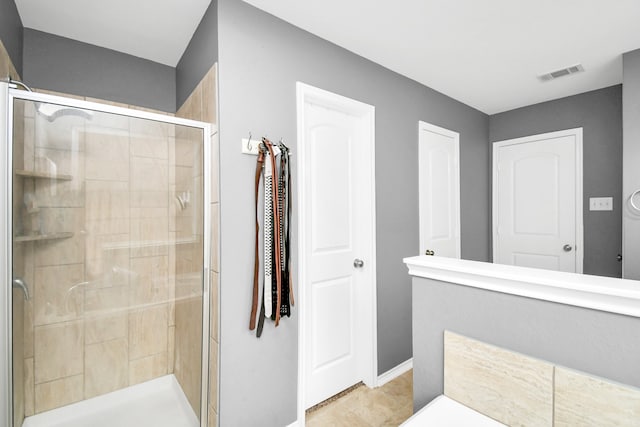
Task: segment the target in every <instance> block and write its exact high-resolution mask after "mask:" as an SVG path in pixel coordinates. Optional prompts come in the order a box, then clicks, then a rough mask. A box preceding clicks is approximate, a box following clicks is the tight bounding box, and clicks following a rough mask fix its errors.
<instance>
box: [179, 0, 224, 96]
mask: <svg viewBox="0 0 640 427" xmlns="http://www.w3.org/2000/svg"><path fill="white" fill-rule="evenodd" d="M216 61H218V1H217V0H213V1H212V2H211V4H210V5H209V7H208V8H207V11H206V12H205V14H204V16H203V17H202V19H201V20H200V24H198V28H196V31H195V32H194V33H193V36H192V37H191V41H189V45H188V46H187V48H186V49H185V51H184V53H183V54H182V57H181V58H180V61H179V62H178V65H176V108H180V106H181V105H182V104H183V103H184V101H186V100H187V98H188V97H189V95H190V94H191V92H193V89H195V88H196V86H198V83H200V80H202V78H203V77H204V75H205V74H206V73H207V72H208V71H209V69H211V67H213V64H215V63H216Z"/></svg>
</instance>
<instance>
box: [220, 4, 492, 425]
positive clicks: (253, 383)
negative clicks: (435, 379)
mask: <svg viewBox="0 0 640 427" xmlns="http://www.w3.org/2000/svg"><path fill="white" fill-rule="evenodd" d="M218 24H219V32H218V36H219V73H220V74H219V76H220V77H219V78H220V97H219V103H220V123H221V128H220V137H221V140H220V146H221V161H220V163H221V165H220V167H221V171H220V172H221V209H222V211H221V230H222V235H221V239H222V246H221V247H222V251H221V274H222V277H221V286H222V288H221V328H222V331H221V343H222V349H221V352H222V353H221V390H220V396H221V403H220V405H221V406H220V417H221V418H220V420H221V422H220V423H221V425H262V426H266V427H269V426H278V427H281V426H284V425H288V424H289V423H291V422H293V421H294V420H295V419H296V395H297V369H298V363H297V345H298V342H297V333H298V327H297V325H298V308H295V309H294V310H293V316H292V318H291V319H284V320H283V321H282V322H281V326H279V327H278V328H277V329H275V328H274V327H273V326H272V324H271V322H268V325H266V326H265V331H264V334H263V336H262V338H261V339H256V337H255V335H254V334H253V333H251V332H250V331H249V330H248V323H249V311H250V307H251V286H252V271H253V259H252V253H253V244H254V243H253V242H254V240H253V237H254V235H253V233H254V229H253V227H252V225H251V224H252V221H253V218H254V215H255V214H254V201H253V192H252V188H253V176H254V171H255V161H256V158H255V157H252V156H247V155H243V154H241V153H240V145H239V144H240V140H241V138H246V137H247V136H248V134H249V132H250V131H251V132H252V134H253V136H254V137H256V136H259V135H265V134H266V135H268V136H270V137H272V138H273V139H279V138H280V137H283V138H284V140H285V142H286V144H287V145H289V147H290V148H291V149H292V152H293V154H294V157H293V159H294V162H293V182H294V184H293V185H294V187H295V186H296V164H295V154H296V88H295V84H296V81H302V82H304V83H307V84H310V85H313V86H316V87H319V88H322V89H325V90H329V91H332V92H335V93H339V94H341V95H344V96H347V97H350V98H353V99H356V100H359V101H362V102H365V103H368V104H371V105H374V106H375V108H376V165H375V166H376V198H377V209H376V215H377V248H378V252H377V261H378V271H377V281H378V288H377V297H378V371H379V373H383V372H385V371H387V370H389V369H391V368H393V367H395V366H397V365H398V364H400V363H402V362H404V361H406V360H407V359H409V358H411V357H412V349H411V309H410V307H411V287H410V278H409V277H408V275H407V273H406V267H405V266H404V264H403V263H402V258H403V257H405V256H408V255H415V254H416V253H417V251H418V247H419V245H418V186H417V180H418V160H417V157H418V121H419V120H425V121H427V122H430V123H433V124H436V125H438V126H443V127H445V128H448V129H452V130H455V131H457V132H460V134H461V171H462V176H461V187H462V188H461V191H462V209H461V210H462V218H461V220H462V255H463V257H465V258H469V259H475V260H482V261H486V260H488V257H489V240H488V239H489V216H488V211H489V209H488V205H489V169H488V165H489V150H488V149H487V140H488V116H487V115H485V114H483V113H481V112H479V111H477V110H474V109H472V108H470V107H468V106H466V105H463V104H461V103H459V102H456V101H455V100H453V99H451V98H448V97H447V96H445V95H442V94H440V93H438V92H435V91H433V90H431V89H429V88H426V87H424V86H422V85H420V84H418V83H416V82H414V81H412V80H409V79H407V78H405V77H402V76H400V75H398V74H395V73H393V72H391V71H389V70H387V69H385V68H383V67H381V66H379V65H376V64H374V63H372V62H370V61H367V60H365V59H363V58H361V57H359V56H356V55H354V54H352V53H350V52H348V51H346V50H344V49H342V48H339V47H337V46H335V45H333V44H331V43H329V42H327V41H324V40H322V39H320V38H317V37H315V36H313V35H311V34H309V33H306V32H304V31H302V30H300V29H297V28H295V27H293V26H291V25H289V24H287V23H285V22H283V21H281V20H279V19H277V18H275V17H273V16H270V15H268V14H266V13H264V12H262V11H259V10H258V9H255V8H253V7H252V6H250V5H248V4H246V3H244V2H240V1H234V0H220V1H219V10H218ZM294 194H295V193H294ZM294 206H295V200H294ZM296 216H297V211H295V210H294V212H293V224H292V226H293V230H295V229H296V227H297V220H296ZM293 248H297V236H296V234H295V233H294V235H293ZM239 254H240V255H239ZM293 261H294V262H293V265H294V267H296V266H297V262H296V259H295V257H294V260H293ZM294 274H297V273H296V272H295V271H294ZM293 277H294V278H295V277H297V276H296V275H294V276H293ZM294 286H295V288H296V289H297V286H298V283H295V285H294ZM243 408H245V409H247V408H248V409H249V410H245V409H243Z"/></svg>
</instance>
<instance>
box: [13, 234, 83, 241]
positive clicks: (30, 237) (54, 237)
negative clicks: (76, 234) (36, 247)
mask: <svg viewBox="0 0 640 427" xmlns="http://www.w3.org/2000/svg"><path fill="white" fill-rule="evenodd" d="M70 237H73V233H72V232H70V231H63V232H60V233H48V234H30V235H28V236H15V237H14V238H13V241H14V242H16V243H22V242H38V241H42V240H57V239H68V238H70Z"/></svg>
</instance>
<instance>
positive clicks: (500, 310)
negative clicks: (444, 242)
mask: <svg viewBox="0 0 640 427" xmlns="http://www.w3.org/2000/svg"><path fill="white" fill-rule="evenodd" d="M413 328H414V331H416V332H417V333H416V334H414V339H413V379H414V381H413V391H414V395H413V407H414V409H415V410H417V409H419V408H421V407H423V406H424V405H425V404H426V403H427V402H429V401H430V400H431V399H433V398H434V397H436V396H438V395H439V394H442V393H443V372H444V365H443V348H444V346H443V344H444V343H443V332H444V330H450V331H453V332H456V333H458V334H461V335H466V336H468V337H471V338H475V339H477V340H480V341H484V342H486V343H489V344H493V345H496V346H499V347H503V348H506V349H508V350H512V351H516V352H520V353H523V354H526V355H528V356H532V357H536V358H539V359H543V360H546V361H549V362H551V363H554V364H558V365H562V366H565V367H568V368H572V369H576V370H579V371H583V372H587V373H590V374H592V375H597V376H600V377H604V378H608V379H611V380H614V381H618V382H621V383H624V384H629V385H632V386H635V387H640V340H638V330H640V319H639V318H636V317H629V316H622V315H618V314H613V313H607V312H604V311H597V310H590V309H584V308H579V307H574V306H569V305H563V304H556V303H552V302H548V301H540V300H535V299H530V298H524V297H519V296H514V295H507V294H503V293H499V292H492V291H486V290H483V289H476V288H471V287H467V286H461V285H455V284H452V283H446V282H440V281H435V280H429V279H424V278H413Z"/></svg>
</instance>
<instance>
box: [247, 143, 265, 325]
mask: <svg viewBox="0 0 640 427" xmlns="http://www.w3.org/2000/svg"><path fill="white" fill-rule="evenodd" d="M263 165H264V154H263V153H262V151H260V152H259V153H258V161H257V162H256V185H255V189H256V191H255V193H256V209H255V212H256V241H255V243H256V251H255V262H254V264H253V301H252V303H251V320H250V321H249V329H250V330H252V331H253V330H254V329H255V327H256V312H257V311H258V296H259V281H260V280H259V278H258V276H259V270H260V257H259V254H258V246H259V243H258V233H259V232H260V224H259V223H258V193H259V192H260V191H259V189H260V175H262V167H263Z"/></svg>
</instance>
